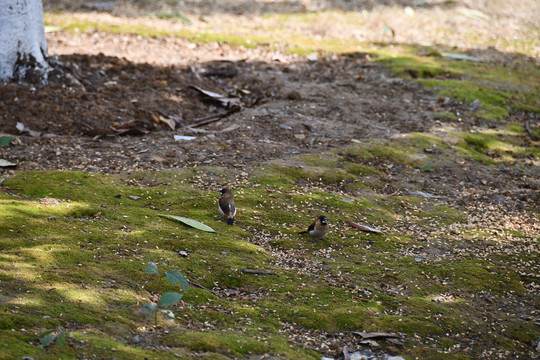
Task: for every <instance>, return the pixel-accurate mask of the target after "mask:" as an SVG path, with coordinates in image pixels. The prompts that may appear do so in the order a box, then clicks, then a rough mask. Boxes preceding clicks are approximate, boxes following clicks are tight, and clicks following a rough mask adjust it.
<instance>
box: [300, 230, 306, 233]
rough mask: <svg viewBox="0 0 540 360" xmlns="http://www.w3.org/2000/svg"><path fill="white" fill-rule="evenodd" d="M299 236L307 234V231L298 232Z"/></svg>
mask: <svg viewBox="0 0 540 360" xmlns="http://www.w3.org/2000/svg"><path fill="white" fill-rule="evenodd" d="M299 234H307V231H306V230H304V231H300V232H299Z"/></svg>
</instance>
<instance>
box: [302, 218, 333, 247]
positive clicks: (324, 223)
mask: <svg viewBox="0 0 540 360" xmlns="http://www.w3.org/2000/svg"><path fill="white" fill-rule="evenodd" d="M328 230H329V226H328V218H327V217H326V216H324V215H321V216H319V217H318V218H317V220H315V221H314V222H313V223H312V224H311V225H309V227H308V229H307V230H306V231H301V232H299V234H306V233H308V234H309V235H311V237H312V238H313V241H317V239H321V240H323V241H328V240H326V239H325V238H324V235H326V234H327V233H328Z"/></svg>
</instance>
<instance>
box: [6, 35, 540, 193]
mask: <svg viewBox="0 0 540 360" xmlns="http://www.w3.org/2000/svg"><path fill="white" fill-rule="evenodd" d="M48 45H49V52H50V54H51V55H53V56H54V57H55V59H57V61H58V62H59V65H58V67H59V68H60V69H62V72H63V74H64V75H63V76H61V77H55V74H54V73H53V74H51V75H50V77H51V82H50V84H49V85H48V86H43V85H39V84H34V85H19V84H15V83H10V84H7V85H6V86H2V87H0V99H1V102H0V117H1V122H0V133H5V134H13V135H17V139H16V142H15V144H16V147H14V148H1V149H0V156H1V157H2V158H4V159H6V160H8V161H11V162H15V163H17V164H19V165H18V169H29V170H31V169H40V170H57V169H58V170H85V171H92V172H100V173H120V172H131V171H135V170H144V169H171V168H182V167H186V166H197V165H210V166H225V167H237V168H246V169H249V168H251V167H252V166H253V165H258V164H260V163H261V162H265V161H269V160H273V159H288V158H291V157H292V156H294V155H297V154H301V153H314V152H322V151H325V150H328V149H330V148H335V147H339V146H343V145H346V144H349V143H351V141H354V142H358V141H359V142H362V141H367V140H370V139H390V138H392V137H399V136H400V134H406V133H410V132H431V131H436V129H437V128H440V127H444V126H449V127H455V128H456V129H469V128H472V127H474V126H475V121H476V120H474V119H471V120H467V119H464V120H463V121H462V122H460V123H456V122H455V121H453V120H444V119H438V118H437V113H439V112H453V113H456V112H461V113H463V112H464V110H466V109H467V107H468V106H469V104H459V103H457V102H454V101H448V100H449V99H445V101H440V100H441V99H440V98H439V97H438V96H436V95H435V94H433V93H430V92H429V91H426V90H423V89H422V88H421V87H420V86H419V85H417V84H414V83H410V82H406V81H404V80H402V79H399V78H394V77H392V76H391V75H390V74H389V73H388V72H387V71H386V70H385V69H383V68H382V67H379V66H376V65H375V64H373V63H372V62H371V61H370V59H369V56H368V55H365V54H362V53H357V54H353V55H348V56H338V55H320V56H319V57H318V58H317V59H314V58H311V59H308V58H306V57H298V56H294V55H286V54H283V53H279V52H269V51H265V50H263V49H243V48H237V47H230V46H227V45H222V44H217V43H213V44H193V43H190V42H187V41H184V40H181V39H175V38H141V37H138V36H135V35H128V34H122V35H114V34H105V33H89V34H79V35H72V34H67V33H54V34H49V37H48ZM194 86H195V87H198V88H199V89H204V90H209V91H212V92H215V93H219V94H222V95H224V96H227V97H229V98H232V99H234V100H233V102H234V103H235V106H237V107H236V108H234V109H232V110H231V109H230V108H227V105H225V106H223V105H224V104H222V103H219V102H216V101H213V100H211V99H208V97H206V96H204V95H203V94H201V93H200V92H199V91H197V90H195V89H194ZM23 99H24V100H23ZM238 107H239V109H238ZM222 115H223V116H222ZM522 116H524V115H523V114H514V115H513V118H514V121H517V122H521V121H522V118H521V117H522ZM160 118H161V119H167V120H168V121H169V122H171V123H174V124H175V130H174V131H173V130H171V128H170V127H169V126H168V125H166V124H165V122H163V121H161V120H160ZM207 120H208V121H210V122H209V123H208V124H203V125H202V126H198V125H200V124H202V123H204V122H205V121H207ZM445 121H446V123H445ZM17 123H20V124H23V125H24V127H25V131H24V132H23V133H21V132H20V131H19V130H18V129H17ZM27 129H28V130H31V131H32V132H31V133H29V132H28V131H26V130H27ZM119 134H121V135H119ZM175 135H181V136H190V137H192V138H190V139H191V140H185V139H181V140H175V138H174V136H175ZM11 149H13V150H11ZM471 169H473V170H471V171H475V170H474V169H475V167H471ZM454 170H455V169H451V168H448V169H446V174H441V176H444V175H447V174H452V177H450V178H449V179H447V181H445V182H440V181H438V180H437V179H434V180H433V182H432V183H431V184H426V185H425V190H426V191H436V192H437V193H443V194H446V195H448V194H451V193H452V192H454V191H455V188H454V187H455V186H457V184H459V183H463V182H464V181H465V182H467V183H469V184H471V185H473V184H474V185H480V186H481V184H480V181H481V180H483V181H484V182H485V179H486V178H490V177H492V175H490V174H476V175H475V174H474V173H471V172H468V173H463V172H461V171H459V170H458V171H454ZM478 171H481V170H479V169H478ZM456 174H457V175H456ZM497 176H498V177H501V176H503V177H504V178H505V180H504V181H503V182H502V183H500V179H499V180H498V181H497V183H498V184H499V185H498V187H507V186H508V183H514V182H515V181H516V179H515V177H512V176H505V174H503V173H501V174H498V175H497ZM521 179H522V180H523V179H526V177H525V178H524V177H522V178H521ZM402 181H404V182H405V183H406V182H407V179H402ZM531 181H533V180H531ZM533 182H534V181H533ZM536 187H537V184H536V185H535V184H527V185H523V186H518V187H517V188H521V189H525V190H524V191H526V193H531V190H534V189H536ZM512 188H514V189H515V188H516V187H515V186H512ZM527 189H528V190H527ZM486 194H490V191H489V189H487V188H486ZM532 196H533V198H536V196H534V194H532Z"/></svg>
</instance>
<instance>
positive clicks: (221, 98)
mask: <svg viewBox="0 0 540 360" xmlns="http://www.w3.org/2000/svg"><path fill="white" fill-rule="evenodd" d="M189 87H190V88H192V89H194V90H197V91H198V92H199V93H201V94H203V95H204V96H205V97H206V98H208V99H209V100H213V101H215V102H217V103H219V104H220V105H221V106H223V107H225V108H230V107H232V106H239V105H240V99H238V98H231V97H227V96H225V95H222V94H218V93H215V92H213V91H208V90H205V89H202V88H200V87H198V86H195V85H189Z"/></svg>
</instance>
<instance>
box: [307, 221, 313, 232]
mask: <svg viewBox="0 0 540 360" xmlns="http://www.w3.org/2000/svg"><path fill="white" fill-rule="evenodd" d="M313 229H315V221H314V222H313V223H312V224H311V225H309V227H308V228H307V231H308V232H311V231H313Z"/></svg>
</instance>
